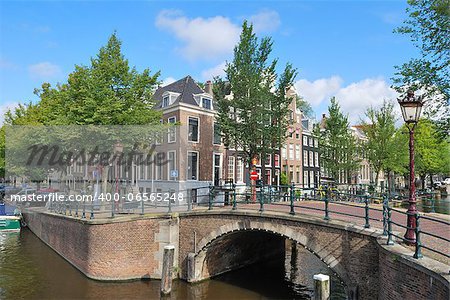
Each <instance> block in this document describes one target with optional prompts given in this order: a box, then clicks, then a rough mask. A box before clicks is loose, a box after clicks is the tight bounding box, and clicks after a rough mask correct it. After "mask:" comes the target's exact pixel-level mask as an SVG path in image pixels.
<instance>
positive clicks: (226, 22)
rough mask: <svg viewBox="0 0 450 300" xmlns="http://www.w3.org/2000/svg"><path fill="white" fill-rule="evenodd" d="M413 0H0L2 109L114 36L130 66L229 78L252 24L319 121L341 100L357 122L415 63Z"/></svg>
mask: <svg viewBox="0 0 450 300" xmlns="http://www.w3.org/2000/svg"><path fill="white" fill-rule="evenodd" d="M406 6H407V4H406V1H337V0H336V1H258V2H256V1H247V2H240V1H213V0H210V1H128V2H121V1H67V2H64V1H33V2H31V1H0V24H1V31H0V105H1V109H2V114H3V112H4V109H5V107H12V106H14V105H17V103H19V102H28V101H36V100H37V98H36V96H35V95H33V90H34V88H38V87H40V85H41V84H42V83H43V82H50V83H51V84H55V83H57V82H64V81H65V80H66V78H67V75H68V74H69V73H71V72H72V71H73V70H74V66H75V65H76V64H78V65H80V64H88V63H89V59H90V57H92V56H95V55H96V54H97V52H98V49H99V48H100V47H101V46H102V45H104V44H105V43H106V42H107V39H108V37H109V36H110V35H111V33H112V32H113V31H114V30H116V31H117V34H118V36H119V38H120V39H121V40H122V42H123V44H122V50H123V53H124V54H125V56H126V58H128V60H129V62H130V65H132V66H133V65H135V66H136V67H137V69H138V70H142V69H144V68H147V67H148V68H150V69H151V70H152V71H158V70H160V71H161V78H160V79H161V80H163V81H164V82H170V81H173V80H174V79H179V78H181V77H184V76H185V75H188V74H189V75H191V76H193V77H194V78H195V79H197V80H199V81H205V80H208V79H211V78H212V76H214V75H220V74H222V73H223V71H221V70H222V69H223V65H224V62H225V61H226V60H230V59H231V57H232V49H233V46H234V45H235V43H236V41H237V39H238V35H239V30H240V26H241V24H242V21H243V20H244V19H248V20H250V21H252V22H253V23H254V26H255V30H256V32H257V34H258V36H267V35H269V36H272V38H273V40H274V47H273V48H274V49H273V57H274V58H275V57H277V58H279V67H280V69H281V68H282V66H283V65H284V64H285V63H286V62H291V63H293V65H294V66H295V67H296V68H298V71H299V74H298V76H297V80H296V84H295V87H296V89H297V92H298V93H299V94H300V95H302V96H304V97H305V99H306V100H308V101H309V102H310V103H311V104H312V105H313V108H314V110H315V112H316V115H317V116H320V114H321V113H322V112H324V111H325V110H326V107H327V105H328V103H329V98H330V97H331V96H333V95H336V96H337V98H338V100H339V101H340V103H341V106H342V108H343V110H344V111H345V112H347V113H348V114H349V116H350V119H351V121H352V122H353V123H355V122H357V121H358V120H359V116H360V115H363V112H364V109H365V108H366V107H367V106H369V105H377V104H379V103H381V102H382V101H383V99H394V100H395V97H396V94H395V93H394V92H393V91H392V90H391V89H390V88H389V86H390V84H391V81H390V78H391V77H392V75H393V73H394V67H393V66H394V65H399V64H401V63H403V62H405V61H407V60H408V59H409V58H410V57H412V56H415V55H416V54H417V51H416V50H415V48H413V46H412V44H411V43H410V41H409V40H408V38H407V37H404V36H400V35H397V34H394V33H392V30H393V29H394V28H395V27H397V26H399V25H400V24H401V22H402V20H403V19H404V18H405V17H406V14H405V8H406Z"/></svg>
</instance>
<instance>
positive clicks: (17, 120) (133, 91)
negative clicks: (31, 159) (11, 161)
mask: <svg viewBox="0 0 450 300" xmlns="http://www.w3.org/2000/svg"><path fill="white" fill-rule="evenodd" d="M158 77H159V72H157V73H155V74H153V75H151V74H150V70H149V69H145V70H144V71H143V72H142V73H140V72H138V71H137V70H136V68H134V67H133V68H130V66H129V64H128V60H127V59H125V58H124V56H123V54H122V52H121V41H120V40H119V39H118V38H117V36H116V33H114V34H112V35H111V36H110V38H109V40H108V43H107V44H106V45H105V46H103V47H101V48H100V50H99V53H98V54H97V55H96V56H95V57H93V58H91V64H90V66H75V70H74V71H73V72H72V73H71V74H70V75H69V77H68V80H67V82H66V83H64V84H58V85H57V86H56V87H55V88H52V87H51V85H50V84H49V83H43V84H42V86H41V88H40V89H35V91H34V92H35V94H36V95H37V96H38V97H39V101H38V102H37V103H36V104H33V103H29V104H26V105H19V106H18V107H17V108H15V109H14V110H10V111H8V112H7V113H6V115H5V124H6V125H149V124H153V125H156V124H159V120H160V117H161V113H160V112H159V111H156V110H154V109H153V106H154V102H153V100H152V94H153V91H154V89H155V88H156V85H157V83H158ZM96 130H97V129H96ZM109 132H110V131H108V130H106V129H105V131H104V132H103V134H102V135H101V136H102V137H103V138H106V137H107V136H108V134H109ZM91 133H92V132H91ZM66 134H67V133H66ZM79 138H80V137H79V136H76V135H74V136H73V137H70V136H65V140H76V139H79ZM112 138H114V137H112ZM4 146H5V131H4V130H3V129H2V132H1V135H0V147H2V148H1V149H0V156H1V158H0V163H2V165H1V168H0V172H3V175H4V157H5V156H4V155H5V154H4V150H5V148H4Z"/></svg>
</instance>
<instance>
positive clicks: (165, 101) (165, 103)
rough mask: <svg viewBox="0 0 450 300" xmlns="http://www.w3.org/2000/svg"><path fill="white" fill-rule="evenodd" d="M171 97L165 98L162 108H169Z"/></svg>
mask: <svg viewBox="0 0 450 300" xmlns="http://www.w3.org/2000/svg"><path fill="white" fill-rule="evenodd" d="M169 103H170V102H169V96H165V97H164V98H163V101H162V107H166V106H169Z"/></svg>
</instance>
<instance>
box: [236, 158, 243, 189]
mask: <svg viewBox="0 0 450 300" xmlns="http://www.w3.org/2000/svg"><path fill="white" fill-rule="evenodd" d="M243 182H244V159H243V158H242V157H238V161H237V163H236V183H243Z"/></svg>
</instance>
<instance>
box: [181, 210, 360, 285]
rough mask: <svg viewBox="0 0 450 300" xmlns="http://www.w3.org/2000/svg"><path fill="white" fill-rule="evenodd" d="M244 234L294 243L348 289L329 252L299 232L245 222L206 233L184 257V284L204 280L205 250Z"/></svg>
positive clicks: (261, 222)
mask: <svg viewBox="0 0 450 300" xmlns="http://www.w3.org/2000/svg"><path fill="white" fill-rule="evenodd" d="M244 232H265V233H268V234H272V235H275V236H278V237H283V238H285V239H289V240H291V241H294V242H296V243H297V244H300V245H301V246H303V247H305V248H306V249H307V250H309V252H311V253H312V254H314V255H315V256H316V257H317V258H319V259H320V260H321V261H322V262H323V263H325V264H326V265H327V266H328V267H329V268H330V269H331V270H332V271H333V272H334V273H335V274H336V275H337V276H338V277H339V278H340V279H341V280H342V281H343V282H344V284H345V285H347V286H350V285H351V282H350V280H349V276H348V274H347V271H346V270H345V268H343V266H342V265H341V264H340V261H339V259H338V258H337V257H335V256H334V255H333V253H331V251H329V250H327V249H326V247H324V246H321V245H320V244H318V243H315V242H313V241H311V240H310V239H309V238H308V237H307V236H306V235H305V234H303V233H302V231H301V230H299V229H293V228H290V227H288V226H284V225H281V224H276V223H273V222H270V221H264V220H258V221H256V220H248V219H245V220H239V221H233V222H231V223H228V224H225V225H222V226H220V227H218V228H216V229H214V230H212V231H211V232H209V234H207V235H205V236H204V237H203V238H202V239H201V240H200V241H199V242H198V243H197V247H196V249H197V250H196V251H195V252H193V253H189V254H188V281H190V282H196V281H200V280H203V279H206V278H207V277H205V276H204V274H205V268H207V263H206V260H207V256H208V250H209V248H210V246H211V245H212V244H213V243H214V242H216V241H218V240H220V239H223V238H226V237H228V236H230V235H233V234H237V233H244ZM210 275H216V274H210Z"/></svg>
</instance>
